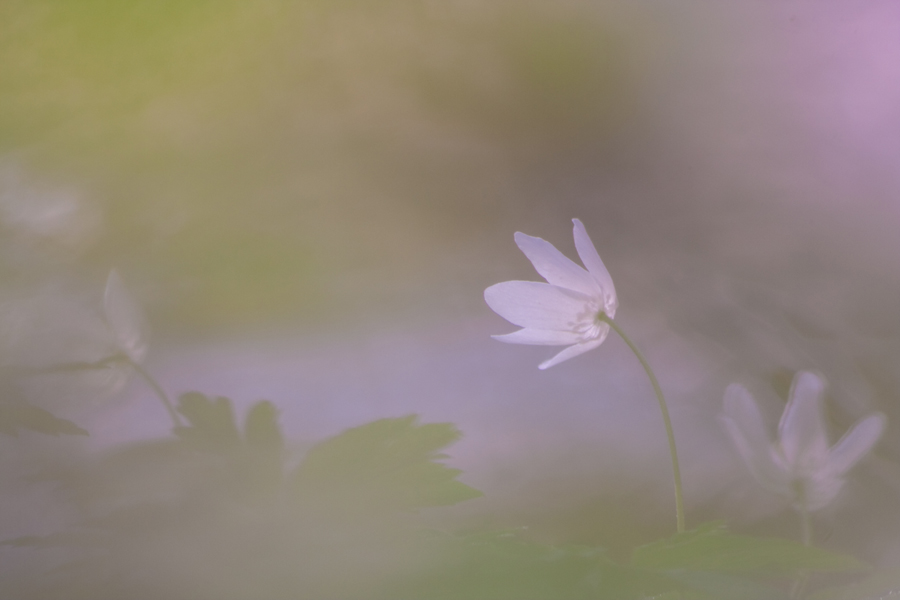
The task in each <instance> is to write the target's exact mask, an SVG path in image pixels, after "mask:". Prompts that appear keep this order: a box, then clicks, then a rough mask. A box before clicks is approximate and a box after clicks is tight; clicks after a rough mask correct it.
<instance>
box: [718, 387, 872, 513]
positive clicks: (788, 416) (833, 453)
mask: <svg viewBox="0 0 900 600" xmlns="http://www.w3.org/2000/svg"><path fill="white" fill-rule="evenodd" d="M824 387H825V384H824V382H823V381H822V379H821V378H820V377H818V376H817V375H815V374H813V373H809V372H799V373H797V375H796V376H795V377H794V381H793V384H792V385H791V392H790V397H789V398H788V403H787V406H786V407H785V409H784V414H783V415H782V417H781V422H780V423H779V425H778V441H777V442H775V443H774V444H773V443H772V442H771V440H770V439H769V436H768V434H767V433H766V428H765V425H764V424H763V419H762V415H761V414H760V412H759V408H757V406H756V402H755V401H754V400H753V397H752V396H751V395H750V392H748V391H747V389H746V388H744V387H743V386H741V385H738V384H732V385H730V386H728V389H727V390H726V392H725V404H724V414H723V415H722V417H721V422H722V424H723V425H724V426H725V428H726V429H727V430H728V433H729V434H731V438H732V440H733V441H734V445H735V446H736V447H737V450H738V452H739V453H740V455H741V457H742V458H743V459H744V462H745V463H747V466H748V467H749V468H750V471H751V472H752V473H753V476H754V477H755V478H756V479H757V481H759V483H760V484H762V485H763V486H764V487H766V488H767V489H769V490H770V491H772V492H775V493H777V494H780V495H782V496H787V497H788V498H790V499H791V500H792V502H793V505H794V507H795V508H797V509H799V510H810V511H814V510H818V509H820V508H824V507H825V506H826V505H828V504H829V503H830V502H831V501H832V500H834V498H835V497H836V496H837V494H838V492H839V491H840V490H841V487H842V486H843V485H844V476H845V475H846V474H847V472H848V471H849V470H850V469H851V468H852V467H853V465H855V464H856V463H857V462H858V461H859V460H860V459H861V458H862V457H863V456H865V455H866V453H868V452H869V450H871V449H872V447H873V446H874V445H875V442H877V441H878V438H879V437H881V434H882V433H883V432H884V428H885V426H886V424H887V420H886V418H885V417H884V415H882V414H880V413H876V414H874V415H870V416H868V417H866V418H865V419H862V420H861V421H859V422H857V423H856V424H855V425H854V426H853V427H852V428H851V429H850V430H849V431H848V432H847V433H846V434H844V437H842V438H841V439H840V441H839V442H838V443H837V444H835V445H834V447H833V448H829V447H828V434H827V432H826V429H825V420H824V418H823V416H822V403H821V400H822V392H823V390H824Z"/></svg>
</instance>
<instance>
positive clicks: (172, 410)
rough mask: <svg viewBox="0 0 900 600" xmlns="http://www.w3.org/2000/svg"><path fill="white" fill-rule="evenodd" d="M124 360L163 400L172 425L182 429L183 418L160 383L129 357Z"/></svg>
mask: <svg viewBox="0 0 900 600" xmlns="http://www.w3.org/2000/svg"><path fill="white" fill-rule="evenodd" d="M124 360H125V362H127V363H128V366H130V367H131V368H132V369H134V370H135V372H136V373H137V374H138V375H140V376H141V377H142V378H143V380H144V381H145V382H147V385H149V386H150V388H151V389H152V390H153V391H154V393H156V396H157V397H158V398H159V399H160V400H162V403H163V405H164V406H165V407H166V412H168V413H169V417H170V418H171V419H172V425H173V426H174V427H181V425H182V423H181V418H180V417H179V416H178V413H177V412H175V407H174V406H173V405H172V401H171V400H169V395H168V394H166V391H165V390H164V389H162V386H161V385H159V383H157V382H156V379H154V378H153V376H152V375H150V373H148V372H147V371H146V370H145V369H144V367H142V366H141V365H140V364H138V363H137V362H135V361H133V360H131V358H128V357H125V358H124Z"/></svg>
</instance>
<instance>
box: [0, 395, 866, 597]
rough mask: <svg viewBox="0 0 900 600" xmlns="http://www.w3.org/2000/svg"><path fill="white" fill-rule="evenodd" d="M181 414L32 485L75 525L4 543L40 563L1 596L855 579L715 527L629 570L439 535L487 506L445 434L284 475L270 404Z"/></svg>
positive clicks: (758, 588) (579, 588) (750, 590)
mask: <svg viewBox="0 0 900 600" xmlns="http://www.w3.org/2000/svg"><path fill="white" fill-rule="evenodd" d="M178 411H179V413H180V414H181V415H182V416H183V417H184V418H185V419H186V423H185V424H183V425H180V426H177V427H175V429H174V434H175V435H174V437H171V438H166V439H161V440H157V441H151V442H145V443H142V444H136V445H131V446H128V447H124V448H118V449H112V450H109V451H106V452H104V453H102V454H100V455H97V456H93V457H89V458H84V459H79V460H73V461H70V462H69V464H67V465H66V464H63V465H59V466H58V467H57V468H56V469H55V470H52V471H50V472H44V473H43V475H42V478H44V479H47V478H49V479H50V480H53V481H56V482H57V484H58V485H59V486H60V489H61V490H62V491H63V492H64V494H65V496H66V497H67V498H68V499H69V502H70V503H71V504H72V505H73V507H75V508H76V509H77V514H79V515H80V519H79V521H78V522H77V523H76V526H74V527H73V528H71V529H70V530H67V531H61V532H57V533H51V534H49V535H45V536H36V535H28V536H23V537H19V538H15V539H11V540H7V541H6V542H5V545H6V546H7V547H9V548H12V549H15V551H16V552H18V553H30V559H31V560H33V561H36V563H37V565H40V566H38V567H35V568H33V569H31V570H27V569H26V570H24V571H21V572H16V573H8V574H7V576H5V577H4V578H3V581H2V583H0V593H2V594H3V596H4V597H16V598H42V599H48V600H52V599H54V598H66V599H75V600H77V599H79V598H84V599H87V598H91V599H98V600H103V599H107V598H108V599H110V600H112V599H114V598H133V599H136V600H140V599H143V598H146V599H148V600H149V599H151V598H160V597H166V598H217V599H223V600H228V599H235V600H237V599H244V600H251V599H253V598H273V599H278V598H284V599H287V598H374V599H385V600H387V599H388V598H391V599H398V600H400V599H404V598H409V599H414V598H416V599H436V600H437V599H440V600H450V599H454V598H460V599H461V598H479V599H485V600H493V599H496V600H500V599H503V600H512V599H520V600H528V599H534V600H539V599H545V598H554V599H564V598H572V599H588V598H597V599H619V600H623V599H625V600H627V599H635V600H637V599H640V598H649V597H653V598H682V599H695V600H706V599H708V600H712V599H715V598H739V599H745V600H750V599H759V600H763V599H769V600H771V599H778V598H787V597H788V595H787V594H788V592H787V589H788V588H789V586H790V583H791V581H792V580H793V578H794V577H797V576H799V574H803V577H808V576H809V575H810V574H812V573H849V574H854V573H859V572H861V571H863V570H864V569H865V567H864V566H863V565H862V564H861V563H859V562H858V561H856V560H855V559H853V558H850V557H847V556H842V555H839V554H834V553H832V552H829V551H826V550H823V549H821V548H814V547H806V546H803V545H801V544H798V543H796V542H790V541H787V540H780V539H763V538H754V537H750V536H743V535H735V534H731V533H729V532H728V531H727V530H726V529H725V528H724V527H723V526H722V524H721V523H710V524H706V525H703V526H701V527H699V528H697V529H695V530H692V531H689V532H686V533H683V534H678V535H675V536H673V537H671V538H669V539H665V540H660V541H657V542H653V543H651V544H647V545H644V546H641V547H638V548H636V549H635V550H634V552H633V555H632V557H631V559H630V560H629V561H625V562H619V561H615V560H613V559H612V558H611V557H610V555H609V554H608V553H607V552H606V551H605V550H604V549H603V548H600V547H592V546H584V545H573V544H548V543H546V542H541V541H537V540H534V539H531V538H530V536H529V535H528V533H527V530H525V529H518V530H504V531H487V532H478V531H474V532H469V533H450V532H446V531H438V530H435V529H432V528H429V527H427V526H426V524H425V523H424V522H422V521H421V520H419V519H418V518H417V515H416V512H417V511H418V510H419V509H422V508H427V507H434V506H444V505H452V504H456V503H458V502H462V501H464V500H468V499H472V498H476V497H478V496H480V495H481V494H480V493H479V492H477V491H476V490H474V489H472V488H470V487H469V486H467V485H465V484H463V483H461V482H459V481H457V479H456V478H457V476H458V475H459V474H460V472H459V471H458V470H456V469H451V468H448V467H446V466H445V465H443V464H441V463H440V462H439V461H440V460H442V459H444V458H446V456H445V455H444V454H442V453H441V452H440V450H441V449H442V448H444V447H446V446H447V445H449V444H451V443H453V442H454V441H456V440H457V439H458V438H459V432H458V431H457V430H456V428H455V427H453V426H452V425H449V424H447V423H430V424H424V425H420V424H418V423H417V422H416V418H415V417H413V416H408V417H403V418H396V419H381V420H378V421H374V422H372V423H368V424H366V425H362V426H360V427H356V428H353V429H349V430H347V431H345V432H343V433H341V434H339V435H337V436H334V437H332V438H329V439H326V440H324V441H323V442H321V443H319V444H317V445H315V446H313V447H312V448H310V449H309V450H308V451H307V452H306V453H305V455H304V457H303V458H302V459H301V460H300V461H299V463H298V464H297V465H296V466H293V465H291V464H290V463H291V461H290V460H289V459H288V457H287V452H286V447H285V442H284V439H283V436H282V433H281V429H280V427H279V425H278V420H277V410H276V409H275V407H274V406H273V405H272V404H271V403H269V402H265V401H263V402H258V403H256V404H255V405H253V406H252V407H251V408H250V410H249V411H248V412H247V415H246V417H245V418H244V419H243V423H242V424H240V425H239V423H238V420H237V419H236V416H235V414H234V409H233V405H232V403H231V401H230V400H228V399H227V398H223V397H218V398H210V397H207V396H205V395H203V394H200V393H196V392H192V393H188V394H185V395H183V396H182V397H181V398H180V401H179V404H178ZM41 566H42V568H41ZM835 597H841V598H842V597H843V596H835ZM823 598H824V596H823Z"/></svg>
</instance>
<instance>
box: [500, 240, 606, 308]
mask: <svg viewBox="0 0 900 600" xmlns="http://www.w3.org/2000/svg"><path fill="white" fill-rule="evenodd" d="M515 238H516V245H518V246H519V249H520V250H521V251H522V252H523V253H524V254H525V256H527V257H528V260H530V261H531V264H532V265H534V268H535V270H536V271H537V272H538V273H539V274H540V275H541V277H543V278H544V279H546V280H547V282H548V283H551V284H553V285H558V286H559V287H564V288H568V289H570V290H577V291H579V292H581V293H582V294H587V295H589V296H599V295H600V286H599V285H597V282H596V281H594V278H593V277H591V275H590V273H588V272H587V271H585V270H584V268H582V267H580V266H579V265H578V264H576V263H575V262H574V261H572V260H571V259H569V258H568V257H567V256H565V255H564V254H563V253H562V252H560V251H559V250H557V249H556V247H555V246H554V245H553V244H551V243H550V242H548V241H546V240H542V239H541V238H538V237H532V236H530V235H525V234H524V233H521V232H516V235H515Z"/></svg>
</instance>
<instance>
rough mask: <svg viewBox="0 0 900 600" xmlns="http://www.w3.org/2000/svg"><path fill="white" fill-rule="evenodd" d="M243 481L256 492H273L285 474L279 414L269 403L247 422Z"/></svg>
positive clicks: (256, 409)
mask: <svg viewBox="0 0 900 600" xmlns="http://www.w3.org/2000/svg"><path fill="white" fill-rule="evenodd" d="M241 458H242V459H243V460H242V461H241V463H240V465H241V468H242V470H243V478H242V479H243V481H244V482H245V483H246V484H247V485H248V486H249V487H250V489H253V490H256V491H263V492H265V491H273V490H275V489H276V488H277V487H278V486H279V485H280V484H281V482H282V476H283V473H284V438H283V437H282V435H281V428H280V427H279V426H278V411H277V410H276V409H275V406H274V405H273V404H272V403H271V402H268V401H262V402H258V403H256V404H254V405H253V407H251V408H250V411H249V412H248V413H247V417H246V420H245V421H244V452H243V453H242V455H241Z"/></svg>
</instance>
